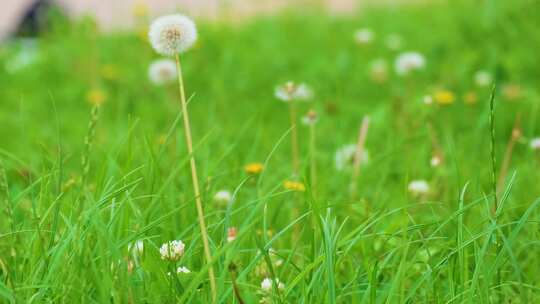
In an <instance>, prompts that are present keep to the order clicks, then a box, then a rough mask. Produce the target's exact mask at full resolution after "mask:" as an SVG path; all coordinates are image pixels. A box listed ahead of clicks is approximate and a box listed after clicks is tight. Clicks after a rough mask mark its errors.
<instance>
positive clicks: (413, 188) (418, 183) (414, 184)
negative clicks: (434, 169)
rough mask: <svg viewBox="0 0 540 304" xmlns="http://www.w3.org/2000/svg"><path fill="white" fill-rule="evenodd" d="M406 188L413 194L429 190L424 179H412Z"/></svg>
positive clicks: (425, 192)
mask: <svg viewBox="0 0 540 304" xmlns="http://www.w3.org/2000/svg"><path fill="white" fill-rule="evenodd" d="M408 189H409V192H411V193H412V194H414V195H422V194H427V193H428V192H429V184H428V182H427V181H425V180H413V181H411V182H410V183H409V187H408Z"/></svg>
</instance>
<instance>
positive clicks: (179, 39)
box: [148, 14, 197, 57]
mask: <svg viewBox="0 0 540 304" xmlns="http://www.w3.org/2000/svg"><path fill="white" fill-rule="evenodd" d="M148 38H149V39H150V43H151V44H152V47H153V48H154V50H155V51H156V52H157V53H158V54H161V55H163V56H168V57H172V56H175V55H177V54H180V53H183V52H185V51H187V50H188V49H190V48H191V47H192V46H193V45H194V44H195V41H197V28H196V26H195V23H194V22H193V21H192V20H191V19H190V18H188V17H186V16H184V15H179V14H177V15H168V16H163V17H159V18H157V19H156V20H154V22H152V24H151V25H150V31H149V32H148Z"/></svg>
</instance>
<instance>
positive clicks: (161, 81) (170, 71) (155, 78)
mask: <svg viewBox="0 0 540 304" xmlns="http://www.w3.org/2000/svg"><path fill="white" fill-rule="evenodd" d="M177 77H178V72H177V70H176V63H175V62H174V61H173V60H170V59H159V60H156V61H154V62H152V63H151V64H150V67H149V68H148V78H149V79H150V81H151V82H152V83H154V84H156V85H165V84H168V83H171V82H173V81H175V80H176V79H177Z"/></svg>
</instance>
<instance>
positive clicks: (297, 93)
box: [274, 81, 313, 102]
mask: <svg viewBox="0 0 540 304" xmlns="http://www.w3.org/2000/svg"><path fill="white" fill-rule="evenodd" d="M274 95H275V96H276V98H277V99H279V100H281V101H285V102H289V101H308V100H309V99H311V98H312V97H313V91H312V90H311V88H310V87H309V86H308V85H307V84H305V83H298V84H297V83H294V82H292V81H289V82H287V83H285V84H283V85H280V86H278V87H276V89H275V91H274Z"/></svg>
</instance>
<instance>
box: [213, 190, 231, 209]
mask: <svg viewBox="0 0 540 304" xmlns="http://www.w3.org/2000/svg"><path fill="white" fill-rule="evenodd" d="M232 199H233V197H232V194H231V192H229V191H227V190H220V191H218V192H216V194H214V202H216V203H218V204H220V205H227V204H229V203H230V202H232Z"/></svg>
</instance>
